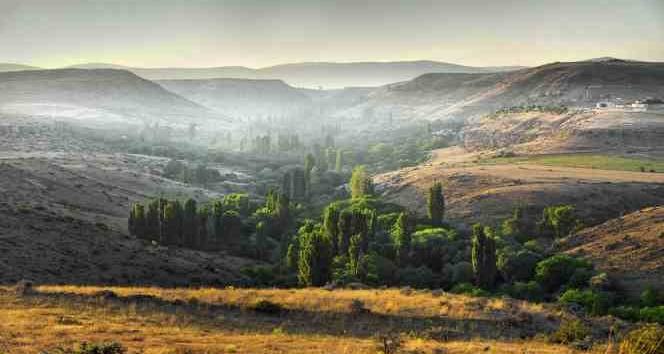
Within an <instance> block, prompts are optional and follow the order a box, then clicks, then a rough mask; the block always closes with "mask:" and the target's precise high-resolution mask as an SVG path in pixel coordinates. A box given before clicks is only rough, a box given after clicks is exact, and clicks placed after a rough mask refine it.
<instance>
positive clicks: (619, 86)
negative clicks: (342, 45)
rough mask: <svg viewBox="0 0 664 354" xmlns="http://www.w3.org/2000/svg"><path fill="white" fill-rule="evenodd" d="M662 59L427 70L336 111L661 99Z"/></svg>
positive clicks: (425, 112)
mask: <svg viewBox="0 0 664 354" xmlns="http://www.w3.org/2000/svg"><path fill="white" fill-rule="evenodd" d="M662 83H664V63H645V62H634V61H622V60H606V61H599V62H598V61H582V62H570V63H552V64H547V65H543V66H539V67H536V68H530V69H523V70H519V71H514V72H507V73H494V74H427V75H422V76H420V77H417V78H415V79H413V80H411V81H408V82H403V83H398V84H393V85H388V86H385V87H383V88H381V89H380V90H377V91H376V92H375V93H374V94H373V96H372V97H371V99H370V100H368V101H367V102H365V103H363V104H360V105H358V106H356V107H353V108H351V109H348V110H346V111H343V112H340V113H339V114H338V115H339V116H354V117H358V118H359V117H362V114H363V112H365V111H366V110H367V109H372V110H375V111H382V112H384V113H383V114H384V115H387V114H388V112H392V113H393V114H394V117H395V118H401V119H429V120H434V119H448V118H451V117H456V118H477V117H479V116H481V115H484V114H487V113H490V112H492V111H495V110H496V109H498V108H500V107H505V106H518V105H568V106H582V107H589V106H594V105H595V103H596V102H597V101H599V100H603V99H617V98H621V99H622V101H624V102H627V101H630V100H634V99H640V98H646V97H655V98H661V97H664V85H662Z"/></svg>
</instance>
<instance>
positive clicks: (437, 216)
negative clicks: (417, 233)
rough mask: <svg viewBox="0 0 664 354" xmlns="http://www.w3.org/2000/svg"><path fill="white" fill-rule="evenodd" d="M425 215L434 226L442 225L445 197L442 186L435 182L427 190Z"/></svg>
mask: <svg viewBox="0 0 664 354" xmlns="http://www.w3.org/2000/svg"><path fill="white" fill-rule="evenodd" d="M427 215H428V216H429V219H431V222H432V223H433V224H434V225H442V223H443V218H444V216H445V197H444V196H443V185H442V184H441V183H440V182H436V183H434V184H433V186H431V188H429V195H428V196H427Z"/></svg>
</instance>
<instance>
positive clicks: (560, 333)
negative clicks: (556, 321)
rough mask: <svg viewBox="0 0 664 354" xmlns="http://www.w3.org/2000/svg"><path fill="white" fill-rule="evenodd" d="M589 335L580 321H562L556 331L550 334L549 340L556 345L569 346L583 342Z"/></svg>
mask: <svg viewBox="0 0 664 354" xmlns="http://www.w3.org/2000/svg"><path fill="white" fill-rule="evenodd" d="M589 335H590V329H589V328H588V327H586V326H585V325H584V324H583V323H582V322H581V321H580V320H572V321H564V322H562V323H561V324H560V327H558V330H557V331H555V332H554V333H553V334H551V339H552V340H553V341H554V342H556V343H561V344H570V343H572V342H576V341H580V340H584V339H585V338H586V337H587V336H589Z"/></svg>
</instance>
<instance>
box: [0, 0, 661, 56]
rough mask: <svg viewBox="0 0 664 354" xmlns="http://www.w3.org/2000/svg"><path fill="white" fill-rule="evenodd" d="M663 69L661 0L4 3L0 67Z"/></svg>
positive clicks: (0, 11)
mask: <svg viewBox="0 0 664 354" xmlns="http://www.w3.org/2000/svg"><path fill="white" fill-rule="evenodd" d="M600 56H613V57H619V58H629V59H640V60H648V61H664V0H492V1H489V0H486V1H479V0H459V1H456V0H449V1H448V0H438V1H433V0H421V1H420V0H412V1H407V0H401V1H397V0H339V1H335V0H327V1H324V0H285V1H278V0H262V1H260V0H218V1H212V0H209V1H206V0H133V1H129V0H87V1H86V0H0V62H13V63H24V64H32V65H37V66H43V67H58V66H65V65H72V64H78V63H84V62H109V63H116V64H122V65H131V66H144V67H164V66H188V67H208V66H224V65H244V66H251V67H259V66H269V65H274V64H281V63H287V62H302V61H374V60H376V61H391V60H419V59H430V60H440V61H447V62H454V63H459V64H466V65H475V66H488V65H538V64H543V63H546V62H551V61H566V60H576V59H587V58H593V57H600Z"/></svg>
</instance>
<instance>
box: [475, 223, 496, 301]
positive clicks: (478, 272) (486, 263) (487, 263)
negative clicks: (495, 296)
mask: <svg viewBox="0 0 664 354" xmlns="http://www.w3.org/2000/svg"><path fill="white" fill-rule="evenodd" d="M488 231H489V230H486V228H484V227H482V225H480V224H475V225H474V226H473V241H472V246H473V247H472V263H473V272H474V274H475V282H476V284H477V286H479V287H480V288H482V289H486V290H488V289H491V288H493V285H494V283H495V280H496V273H497V267H496V242H495V240H494V239H493V237H491V236H489V235H487V234H490V232H488Z"/></svg>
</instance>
